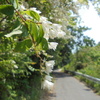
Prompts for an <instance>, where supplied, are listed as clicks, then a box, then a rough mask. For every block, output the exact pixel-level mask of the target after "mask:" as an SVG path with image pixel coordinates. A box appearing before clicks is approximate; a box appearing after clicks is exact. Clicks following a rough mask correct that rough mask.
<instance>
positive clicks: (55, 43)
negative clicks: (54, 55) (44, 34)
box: [49, 42, 58, 51]
mask: <svg viewBox="0 0 100 100" xmlns="http://www.w3.org/2000/svg"><path fill="white" fill-rule="evenodd" d="M57 45H58V43H57V42H49V49H53V50H54V51H55V50H56V48H57Z"/></svg>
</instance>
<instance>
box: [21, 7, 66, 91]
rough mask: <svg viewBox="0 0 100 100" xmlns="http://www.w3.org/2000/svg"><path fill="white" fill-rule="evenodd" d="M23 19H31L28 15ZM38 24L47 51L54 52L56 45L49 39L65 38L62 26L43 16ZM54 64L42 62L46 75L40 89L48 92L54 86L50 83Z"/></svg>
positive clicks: (37, 11)
mask: <svg viewBox="0 0 100 100" xmlns="http://www.w3.org/2000/svg"><path fill="white" fill-rule="evenodd" d="M20 7H21V9H22V10H26V8H25V7H24V6H23V5H21V6H20ZM29 10H32V11H34V12H36V13H38V14H40V13H41V11H39V10H37V9H36V8H34V7H33V8H32V7H31V8H30V9H29ZM24 17H25V18H26V19H31V16H29V15H24ZM39 22H40V23H42V27H43V31H44V36H43V38H45V39H46V41H47V42H48V47H49V49H53V50H54V51H55V50H56V48H57V45H58V43H57V42H49V39H55V38H65V37H66V33H65V32H64V31H63V30H62V25H60V24H56V23H52V22H50V21H48V19H47V18H46V17H44V16H40V20H39ZM54 64H55V62H54V60H50V61H44V66H45V68H44V69H42V70H43V72H44V73H45V74H46V75H45V77H43V82H42V85H41V88H42V89H48V90H50V89H51V88H52V87H53V85H54V83H53V82H52V77H51V76H50V73H51V72H52V71H53V67H54Z"/></svg>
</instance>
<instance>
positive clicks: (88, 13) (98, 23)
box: [79, 4, 100, 43]
mask: <svg viewBox="0 0 100 100" xmlns="http://www.w3.org/2000/svg"><path fill="white" fill-rule="evenodd" d="M79 14H80V16H81V18H82V21H83V22H82V23H81V25H83V26H84V25H85V26H87V27H89V28H92V29H91V30H88V31H86V32H84V35H87V36H89V37H91V38H93V39H94V40H95V42H96V43H98V42H100V16H98V14H97V12H96V11H95V9H94V7H93V6H92V4H90V7H89V8H88V9H87V8H86V7H83V8H82V9H81V10H79Z"/></svg>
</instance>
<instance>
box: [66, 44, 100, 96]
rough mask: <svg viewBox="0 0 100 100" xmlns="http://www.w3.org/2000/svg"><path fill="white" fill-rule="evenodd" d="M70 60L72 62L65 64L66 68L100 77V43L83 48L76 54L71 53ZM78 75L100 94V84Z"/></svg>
mask: <svg viewBox="0 0 100 100" xmlns="http://www.w3.org/2000/svg"><path fill="white" fill-rule="evenodd" d="M70 60H71V62H70V63H69V64H67V65H66V66H65V70H71V71H78V72H81V73H83V74H87V75H90V76H93V77H95V78H100V70H99V69H100V44H98V45H96V46H94V47H85V48H81V49H80V50H79V51H77V52H76V53H75V54H72V55H71V59H70ZM77 77H78V78H79V79H80V80H81V81H84V82H86V84H87V85H88V86H89V87H91V88H92V89H93V90H94V91H95V92H97V93H98V94H100V84H98V83H95V82H93V81H90V80H88V79H86V78H84V77H81V76H77Z"/></svg>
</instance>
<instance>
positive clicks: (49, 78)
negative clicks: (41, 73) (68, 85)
mask: <svg viewBox="0 0 100 100" xmlns="http://www.w3.org/2000/svg"><path fill="white" fill-rule="evenodd" d="M52 78H53V77H51V76H49V75H46V76H45V79H46V80H48V81H51V79H52Z"/></svg>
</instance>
